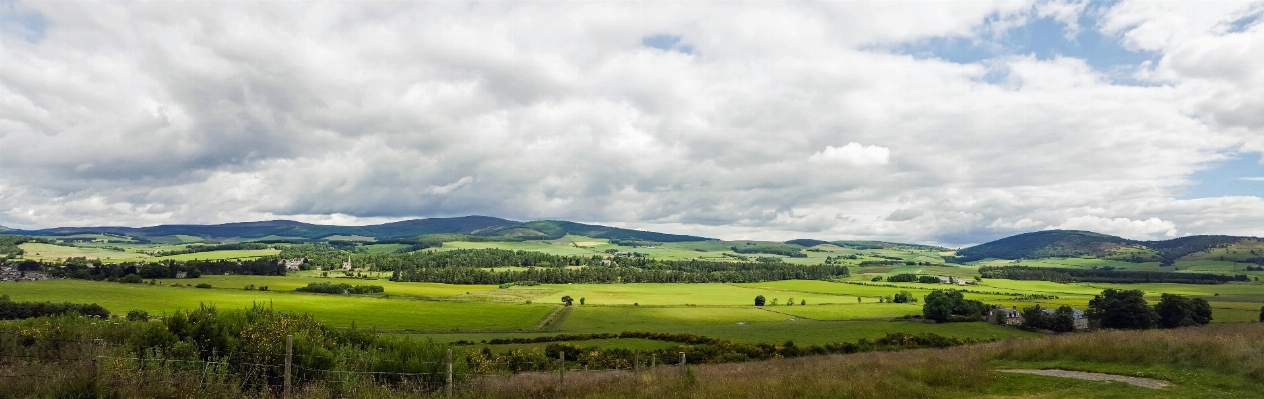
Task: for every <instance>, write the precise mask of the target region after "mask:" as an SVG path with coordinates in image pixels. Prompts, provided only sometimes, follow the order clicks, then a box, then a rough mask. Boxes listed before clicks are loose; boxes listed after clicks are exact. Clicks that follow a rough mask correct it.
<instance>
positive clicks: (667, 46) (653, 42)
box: [641, 35, 693, 54]
mask: <svg viewBox="0 0 1264 399" xmlns="http://www.w3.org/2000/svg"><path fill="white" fill-rule="evenodd" d="M641 45H642V46H645V47H650V48H656V49H659V50H663V51H679V52H682V53H685V54H693V46H690V45H687V44H680V36H674V35H654V36H648V37H644V38H641Z"/></svg>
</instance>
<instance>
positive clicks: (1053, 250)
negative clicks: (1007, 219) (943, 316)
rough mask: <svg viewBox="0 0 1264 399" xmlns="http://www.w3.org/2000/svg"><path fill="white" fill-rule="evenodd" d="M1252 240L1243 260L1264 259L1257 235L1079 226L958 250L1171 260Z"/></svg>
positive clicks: (961, 256)
mask: <svg viewBox="0 0 1264 399" xmlns="http://www.w3.org/2000/svg"><path fill="white" fill-rule="evenodd" d="M1243 243H1247V244H1250V246H1251V247H1252V249H1245V250H1247V251H1250V253H1249V254H1242V256H1241V257H1242V260H1244V261H1255V259H1256V258H1253V257H1251V256H1252V255H1255V254H1256V252H1257V251H1259V257H1258V259H1264V249H1254V247H1257V246H1260V245H1257V244H1264V242H1262V241H1261V240H1260V239H1259V238H1255V237H1235V236H1219V235H1201V236H1187V237H1180V238H1173V239H1170V240H1162V241H1139V240H1129V239H1126V238H1122V237H1116V236H1112V235H1106V234H1098V233H1094V232H1090V231H1079V230H1046V231H1037V232H1032V233H1025V234H1019V235H1016V236H1011V237H1006V238H1002V239H999V240H996V241H992V242H989V243H986V244H980V245H976V246H973V247H970V248H966V249H962V250H960V251H957V261H960V262H970V261H976V260H981V259H987V258H995V259H1040V258H1074V257H1083V256H1093V257H1098V258H1107V259H1116V260H1124V261H1135V262H1152V261H1157V262H1163V263H1165V264H1170V263H1171V262H1174V261H1175V260H1177V259H1180V258H1182V257H1185V256H1187V255H1190V254H1194V253H1198V252H1204V251H1208V250H1211V249H1215V248H1226V247H1229V246H1231V245H1237V244H1243Z"/></svg>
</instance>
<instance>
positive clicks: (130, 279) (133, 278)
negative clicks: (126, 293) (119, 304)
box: [118, 273, 145, 284]
mask: <svg viewBox="0 0 1264 399" xmlns="http://www.w3.org/2000/svg"><path fill="white" fill-rule="evenodd" d="M118 282H120V283H123V284H140V283H143V282H145V279H143V278H141V277H140V276H138V275H136V274H135V273H132V274H129V275H126V276H123V278H120V279H118Z"/></svg>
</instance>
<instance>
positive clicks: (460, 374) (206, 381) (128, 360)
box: [0, 332, 688, 398]
mask: <svg viewBox="0 0 1264 399" xmlns="http://www.w3.org/2000/svg"><path fill="white" fill-rule="evenodd" d="M0 335H19V336H20V334H15V333H12V332H0ZM23 338H27V339H29V338H30V337H25V336H23ZM39 340H40V342H42V343H44V344H55V345H56V346H58V347H59V350H65V349H66V346H67V345H74V346H77V347H75V348H73V349H75V350H73V351H72V352H78V355H74V356H48V355H29V354H14V353H4V352H0V378H32V379H40V378H54V377H53V376H52V375H49V374H47V373H40V372H38V371H37V372H35V373H21V372H18V371H20V370H22V369H23V368H30V367H24V366H49V365H50V364H51V365H53V366H54V369H57V370H64V369H65V368H66V367H71V366H73V365H79V366H81V367H82V366H85V365H86V366H87V367H88V368H89V369H90V370H91V374H92V375H91V378H92V381H93V383H94V384H96V383H99V382H103V383H106V384H107V385H108V382H109V381H111V380H113V379H112V378H111V374H112V373H115V374H117V373H119V372H120V371H119V370H140V371H142V372H143V371H144V370H146V369H151V370H152V369H154V368H153V366H151V365H155V364H156V366H157V367H158V369H165V370H177V371H184V372H196V374H197V375H198V376H199V378H198V380H197V382H196V383H197V385H199V386H203V387H211V386H220V387H225V388H230V389H236V390H242V391H245V390H250V389H255V390H264V389H266V390H269V391H271V392H273V393H274V394H277V395H279V396H281V397H285V398H288V397H291V396H292V395H293V392H294V389H295V388H296V387H298V386H300V385H305V384H345V383H348V382H354V381H363V380H370V381H377V382H380V381H386V380H389V381H394V382H396V383H397V384H398V385H401V386H409V387H415V388H417V389H419V390H423V391H428V392H434V393H440V392H441V393H442V394H443V395H445V396H448V397H451V396H453V393H454V391H455V390H457V389H458V386H459V385H461V384H462V382H473V381H477V380H478V379H481V378H505V377H513V376H515V375H519V374H520V373H518V372H513V371H512V370H516V369H521V368H522V367H523V366H529V369H531V370H536V371H530V372H528V373H535V374H539V375H548V374H555V375H556V377H557V389H558V390H559V391H560V390H561V389H562V388H563V387H564V386H565V384H566V378H567V374H568V373H595V372H632V373H639V372H643V371H648V370H655V369H658V370H661V369H663V368H666V367H674V368H678V369H679V372H680V373H682V374H683V373H685V372H686V370H687V364H688V363H687V359H686V355H685V353H684V352H679V353H678V357H676V358H673V359H659V358H658V357H657V356H654V355H650V356H647V357H646V358H644V359H643V358H642V357H641V353H640V351H636V352H635V353H636V354H635V358H634V360H633V361H632V362H631V363H630V364H628V365H627V366H626V367H617V366H616V367H609V366H608V365H605V364H599V365H597V366H598V367H593V366H594V365H593V364H592V363H590V362H583V361H568V360H567V354H566V352H559V353H558V359H557V361H556V362H547V363H544V364H542V363H538V362H516V363H515V364H508V363H505V364H498V365H499V366H501V367H497V368H496V370H500V371H493V372H470V371H457V370H456V368H454V365H455V364H457V363H455V362H457V361H465V360H466V359H457V358H455V357H454V354H453V351H452V349H448V350H447V353H446V356H445V358H444V361H442V362H409V363H410V365H413V366H416V365H423V366H429V367H431V368H434V369H436V370H437V371H433V372H388V371H364V370H336V369H322V368H313V367H307V366H304V365H302V364H300V363H299V362H296V361H295V359H296V358H298V359H300V360H301V359H302V358H303V357H304V356H305V355H300V354H296V353H295V352H294V342H293V336H292V335H291V336H286V340H285V352H284V353H261V352H234V353H230V354H226V355H225V356H223V357H222V358H231V357H241V356H239V355H249V356H246V357H247V358H257V359H278V360H279V361H278V362H275V363H273V362H266V361H265V362H257V363H251V362H226V361H217V360H189V359H173V358H170V357H167V356H157V355H155V356H153V357H148V356H119V355H118V352H121V351H124V350H126V352H128V353H146V352H148V351H154V352H155V354H157V351H159V350H161V349H162V348H158V347H148V348H134V347H127V346H126V345H122V344H108V343H105V342H104V341H102V340H100V339H96V340H92V341H79V340H50V339H43V338H41V339H39ZM0 349H2V348H0ZM235 355H237V356H235ZM573 355H574V354H572V356H573ZM383 361H385V362H391V361H392V360H385V359H371V358H363V357H361V358H344V359H343V365H344V366H346V365H350V364H365V363H370V362H383ZM36 368H39V367H36ZM44 368H47V367H44ZM242 369H245V370H246V371H245V372H241V370H242ZM232 370H238V372H236V373H234V372H231V371H232ZM506 370H510V371H506ZM542 370H547V371H542ZM103 371H104V372H105V375H103V373H102V372H103ZM272 372H275V373H276V375H272V374H271V373H272ZM278 376H279V378H276V377H278ZM274 380H275V381H274Z"/></svg>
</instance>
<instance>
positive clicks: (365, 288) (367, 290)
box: [294, 283, 386, 294]
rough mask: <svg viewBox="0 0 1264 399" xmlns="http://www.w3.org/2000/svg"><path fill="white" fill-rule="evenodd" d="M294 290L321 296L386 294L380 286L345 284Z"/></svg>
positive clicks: (316, 284)
mask: <svg viewBox="0 0 1264 399" xmlns="http://www.w3.org/2000/svg"><path fill="white" fill-rule="evenodd" d="M294 290H295V291H301V292H316V293H321V294H380V293H382V292H386V289H385V288H382V286H380V285H351V284H346V283H340V284H334V283H308V284H307V286H306V287H298V288H295V289H294Z"/></svg>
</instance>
